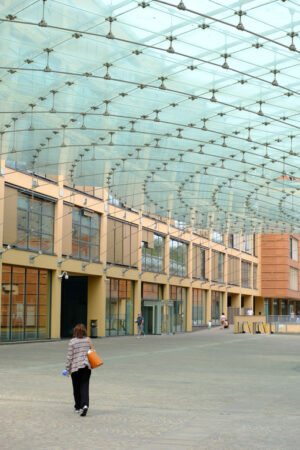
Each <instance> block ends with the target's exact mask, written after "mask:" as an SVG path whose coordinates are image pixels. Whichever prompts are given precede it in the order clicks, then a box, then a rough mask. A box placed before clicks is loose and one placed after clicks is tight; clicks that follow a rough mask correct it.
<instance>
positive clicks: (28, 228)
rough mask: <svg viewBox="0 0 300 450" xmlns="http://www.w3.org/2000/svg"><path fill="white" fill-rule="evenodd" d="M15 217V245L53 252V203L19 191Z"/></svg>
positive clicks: (27, 248)
mask: <svg viewBox="0 0 300 450" xmlns="http://www.w3.org/2000/svg"><path fill="white" fill-rule="evenodd" d="M17 217H18V218H17V242H16V246H17V247H19V248H23V249H26V250H33V251H42V252H43V253H53V240H54V239H53V236H54V204H53V203H52V202H50V201H47V200H42V199H40V198H37V197H32V196H29V195H25V194H22V193H20V192H19V193H18V216H17Z"/></svg>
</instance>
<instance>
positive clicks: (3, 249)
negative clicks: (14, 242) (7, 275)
mask: <svg viewBox="0 0 300 450" xmlns="http://www.w3.org/2000/svg"><path fill="white" fill-rule="evenodd" d="M10 249H11V246H10V245H8V246H7V247H5V248H1V250H0V258H2V255H3V253H5V252H7V250H10Z"/></svg>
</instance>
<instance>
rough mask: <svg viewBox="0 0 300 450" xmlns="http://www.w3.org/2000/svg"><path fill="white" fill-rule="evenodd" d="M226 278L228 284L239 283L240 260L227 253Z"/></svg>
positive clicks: (237, 284)
mask: <svg viewBox="0 0 300 450" xmlns="http://www.w3.org/2000/svg"><path fill="white" fill-rule="evenodd" d="M227 280H228V284H232V285H234V286H239V285H240V260H239V258H236V257H235V256H231V255H228V271H227Z"/></svg>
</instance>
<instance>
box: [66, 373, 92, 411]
mask: <svg viewBox="0 0 300 450" xmlns="http://www.w3.org/2000/svg"><path fill="white" fill-rule="evenodd" d="M90 376H91V370H90V369H89V368H88V367H87V366H85V367H84V368H83V369H79V370H77V371H76V372H73V373H72V374H71V377H72V383H73V394H74V400H75V409H81V408H83V407H84V406H85V405H86V406H89V384H90Z"/></svg>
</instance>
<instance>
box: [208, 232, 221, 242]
mask: <svg viewBox="0 0 300 450" xmlns="http://www.w3.org/2000/svg"><path fill="white" fill-rule="evenodd" d="M211 240H212V241H214V242H217V243H218V244H223V234H220V233H217V232H215V231H213V232H212V233H211Z"/></svg>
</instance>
